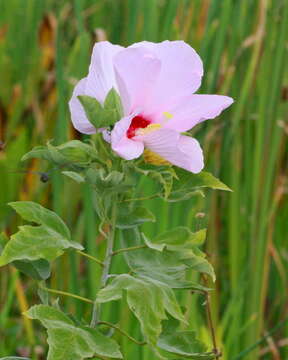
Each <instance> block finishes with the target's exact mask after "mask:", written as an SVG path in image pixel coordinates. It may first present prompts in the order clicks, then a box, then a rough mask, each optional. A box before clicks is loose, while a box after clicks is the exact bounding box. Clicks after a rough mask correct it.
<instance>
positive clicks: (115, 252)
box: [112, 245, 148, 256]
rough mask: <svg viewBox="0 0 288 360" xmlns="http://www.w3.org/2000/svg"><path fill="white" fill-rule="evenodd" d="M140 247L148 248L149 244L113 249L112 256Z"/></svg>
mask: <svg viewBox="0 0 288 360" xmlns="http://www.w3.org/2000/svg"><path fill="white" fill-rule="evenodd" d="M138 249H148V246H147V245H138V246H131V247H129V248H123V249H119V250H115V251H113V253H112V256H114V255H118V254H121V253H122V252H126V251H134V250H138Z"/></svg>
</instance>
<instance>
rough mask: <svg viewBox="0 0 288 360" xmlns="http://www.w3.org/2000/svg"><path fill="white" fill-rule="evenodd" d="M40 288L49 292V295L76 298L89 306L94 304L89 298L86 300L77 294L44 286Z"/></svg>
mask: <svg viewBox="0 0 288 360" xmlns="http://www.w3.org/2000/svg"><path fill="white" fill-rule="evenodd" d="M39 287H40V288H41V289H43V290H45V291H48V292H49V293H52V294H57V295H63V296H68V297H71V298H74V299H78V300H81V301H84V302H86V303H88V304H94V301H92V300H90V299H87V298H84V297H83V296H79V295H75V294H71V293H69V292H66V291H62V290H56V289H49V288H47V287H45V286H42V285H39Z"/></svg>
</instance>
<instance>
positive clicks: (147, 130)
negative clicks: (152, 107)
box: [136, 124, 162, 135]
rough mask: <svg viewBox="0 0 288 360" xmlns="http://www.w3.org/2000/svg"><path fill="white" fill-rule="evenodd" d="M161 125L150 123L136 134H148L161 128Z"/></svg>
mask: <svg viewBox="0 0 288 360" xmlns="http://www.w3.org/2000/svg"><path fill="white" fill-rule="evenodd" d="M161 127H162V125H161V124H150V125H148V126H147V127H146V128H144V129H138V130H137V132H136V135H147V134H150V133H151V132H153V131H155V130H159V129H161Z"/></svg>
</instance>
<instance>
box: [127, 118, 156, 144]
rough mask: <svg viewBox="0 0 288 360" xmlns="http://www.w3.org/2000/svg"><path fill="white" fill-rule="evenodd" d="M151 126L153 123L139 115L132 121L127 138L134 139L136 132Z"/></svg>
mask: <svg viewBox="0 0 288 360" xmlns="http://www.w3.org/2000/svg"><path fill="white" fill-rule="evenodd" d="M149 124H151V121H149V120H147V119H145V118H143V117H142V116H140V115H138V116H135V117H134V118H133V119H132V121H131V124H130V126H129V129H128V130H127V137H128V138H129V139H131V138H133V137H134V136H135V135H136V130H137V129H139V128H141V129H144V128H146V127H147V126H148V125H149Z"/></svg>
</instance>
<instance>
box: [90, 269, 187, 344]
mask: <svg viewBox="0 0 288 360" xmlns="http://www.w3.org/2000/svg"><path fill="white" fill-rule="evenodd" d="M123 290H125V291H126V294H127V303H128V306H129V308H130V310H131V311H132V312H133V313H134V315H135V316H136V317H137V319H138V321H139V322H140V325H141V329H142V332H143V334H144V336H145V337H146V339H147V341H148V342H149V343H150V344H152V345H155V344H156V342H157V339H158V337H159V335H160V333H161V330H162V326H161V321H162V320H164V319H166V312H167V313H169V314H170V315H172V316H173V317H175V318H177V319H179V320H180V321H184V322H185V318H184V316H183V314H182V312H181V308H180V306H179V304H178V302H177V300H176V297H175V295H174V293H173V291H172V290H171V289H170V288H169V287H168V286H167V285H165V284H163V283H160V282H158V281H156V280H152V279H148V278H146V279H144V278H136V277H133V276H131V275H128V274H122V275H118V276H116V277H114V278H113V280H112V282H111V283H110V284H109V285H108V286H106V287H105V288H104V289H102V290H100V291H99V292H98V294H97V299H96V301H97V302H98V303H105V302H108V301H112V300H119V299H121V298H122V296H123ZM148 299H149V300H148Z"/></svg>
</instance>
